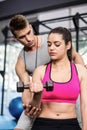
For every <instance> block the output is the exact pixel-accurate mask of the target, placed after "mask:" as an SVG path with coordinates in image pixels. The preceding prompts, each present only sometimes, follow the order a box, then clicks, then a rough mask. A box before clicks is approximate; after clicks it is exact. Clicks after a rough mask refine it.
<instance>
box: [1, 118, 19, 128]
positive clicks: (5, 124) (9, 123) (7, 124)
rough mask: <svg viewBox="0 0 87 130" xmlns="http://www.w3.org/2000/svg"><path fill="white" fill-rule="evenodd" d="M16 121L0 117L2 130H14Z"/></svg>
mask: <svg viewBox="0 0 87 130" xmlns="http://www.w3.org/2000/svg"><path fill="white" fill-rule="evenodd" d="M16 124H17V123H16V121H15V120H12V119H10V118H9V117H7V116H0V130H13V129H14V128H15V126H16Z"/></svg>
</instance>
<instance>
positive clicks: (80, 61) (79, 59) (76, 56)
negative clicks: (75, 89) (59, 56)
mask: <svg viewBox="0 0 87 130" xmlns="http://www.w3.org/2000/svg"><path fill="white" fill-rule="evenodd" d="M72 58H73V61H74V62H75V63H77V64H82V65H84V61H83V58H82V57H81V55H80V54H79V53H78V52H76V51H75V50H74V48H73V49H72Z"/></svg>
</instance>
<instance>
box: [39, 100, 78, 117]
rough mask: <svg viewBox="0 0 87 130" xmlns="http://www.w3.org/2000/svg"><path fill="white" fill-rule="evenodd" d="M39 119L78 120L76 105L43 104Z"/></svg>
mask: <svg viewBox="0 0 87 130" xmlns="http://www.w3.org/2000/svg"><path fill="white" fill-rule="evenodd" d="M39 117H44V118H52V119H69V118H76V111H75V104H71V103H54V102H53V103H52V102H51V103H50V102H49V103H42V112H41V114H40V115H39Z"/></svg>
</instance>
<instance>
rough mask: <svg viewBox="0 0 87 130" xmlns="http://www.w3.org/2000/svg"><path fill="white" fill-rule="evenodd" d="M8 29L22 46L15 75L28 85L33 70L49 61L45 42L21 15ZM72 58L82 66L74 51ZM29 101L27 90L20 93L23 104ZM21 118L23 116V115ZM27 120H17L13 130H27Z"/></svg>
mask: <svg viewBox="0 0 87 130" xmlns="http://www.w3.org/2000/svg"><path fill="white" fill-rule="evenodd" d="M9 28H10V30H11V32H12V34H13V36H14V38H15V39H16V40H17V41H19V42H20V43H21V44H22V45H23V46H24V47H23V49H22V50H21V52H20V54H19V56H18V59H17V63H16V73H17V75H18V77H19V79H20V80H21V81H22V82H23V83H24V85H26V84H29V82H30V76H32V73H33V71H34V69H35V68H36V67H37V66H39V65H42V64H46V63H48V62H49V61H50V57H49V55H48V51H47V44H46V41H45V42H44V43H43V39H42V38H41V37H40V36H37V35H35V34H34V32H33V28H32V26H31V24H29V22H28V20H27V19H26V17H25V16H23V15H20V14H19V15H15V16H14V17H12V19H11V20H10V23H9ZM72 57H73V60H74V61H75V63H80V64H84V62H83V59H82V57H81V56H80V55H79V54H78V53H77V52H76V51H75V50H74V49H72ZM27 97H28V98H27ZM27 99H29V100H27ZM30 99H31V95H29V92H28V90H24V92H23V93H22V101H23V103H24V104H26V105H27V104H29V101H30ZM39 112H40V110H37V111H36V113H37V115H38V114H39ZM23 116H25V115H24V113H23ZM23 116H22V118H23ZM22 118H20V119H22ZM28 120H29V119H28V117H25V118H23V120H22V122H23V123H22V122H21V121H20V120H19V121H18V125H17V127H16V129H15V130H18V129H17V128H19V130H21V129H24V130H27V128H28V127H29V125H28V124H29V123H27V124H26V123H25V122H28ZM20 122H21V124H20Z"/></svg>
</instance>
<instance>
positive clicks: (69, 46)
mask: <svg viewBox="0 0 87 130" xmlns="http://www.w3.org/2000/svg"><path fill="white" fill-rule="evenodd" d="M71 46H72V43H71V41H69V42H68V44H67V50H69V49H70V48H71Z"/></svg>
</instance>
